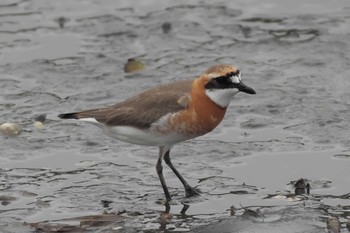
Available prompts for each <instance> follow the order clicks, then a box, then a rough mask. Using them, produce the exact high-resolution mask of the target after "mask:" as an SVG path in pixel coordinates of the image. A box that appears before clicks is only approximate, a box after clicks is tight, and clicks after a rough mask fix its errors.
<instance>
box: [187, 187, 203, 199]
mask: <svg viewBox="0 0 350 233" xmlns="http://www.w3.org/2000/svg"><path fill="white" fill-rule="evenodd" d="M185 192H186V197H193V196H198V195H200V192H199V190H198V189H195V188H192V187H191V186H187V187H185Z"/></svg>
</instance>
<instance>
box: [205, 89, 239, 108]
mask: <svg viewBox="0 0 350 233" xmlns="http://www.w3.org/2000/svg"><path fill="white" fill-rule="evenodd" d="M238 92H239V90H238V89H236V88H227V89H209V90H205V94H206V95H207V96H208V97H209V98H210V99H211V100H212V101H213V102H214V103H216V104H217V105H219V106H220V107H222V108H226V107H227V106H228V105H229V104H230V102H231V99H232V97H233V96H234V95H235V94H237V93H238Z"/></svg>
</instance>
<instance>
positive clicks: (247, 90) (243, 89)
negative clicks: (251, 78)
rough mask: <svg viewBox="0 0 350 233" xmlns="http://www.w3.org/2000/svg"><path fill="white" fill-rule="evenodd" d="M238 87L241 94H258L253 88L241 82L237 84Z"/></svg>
mask: <svg viewBox="0 0 350 233" xmlns="http://www.w3.org/2000/svg"><path fill="white" fill-rule="evenodd" d="M236 87H237V88H238V90H239V91H241V92H245V93H248V94H251V95H253V94H256V92H255V91H254V89H253V88H251V87H248V86H247V85H245V84H244V83H242V82H240V83H239V84H236Z"/></svg>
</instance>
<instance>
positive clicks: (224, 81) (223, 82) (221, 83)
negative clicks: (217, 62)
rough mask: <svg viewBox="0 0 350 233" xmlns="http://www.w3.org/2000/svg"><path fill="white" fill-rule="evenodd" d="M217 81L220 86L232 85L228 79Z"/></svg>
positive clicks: (222, 78) (223, 78) (218, 79)
mask: <svg viewBox="0 0 350 233" xmlns="http://www.w3.org/2000/svg"><path fill="white" fill-rule="evenodd" d="M215 81H216V82H217V83H218V84H220V85H227V84H229V83H230V81H229V80H228V79H227V78H226V77H219V78H216V79H215Z"/></svg>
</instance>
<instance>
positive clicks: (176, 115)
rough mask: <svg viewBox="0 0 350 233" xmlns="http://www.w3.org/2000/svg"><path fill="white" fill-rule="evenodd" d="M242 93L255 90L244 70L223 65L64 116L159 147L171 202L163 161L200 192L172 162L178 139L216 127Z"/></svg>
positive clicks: (115, 135)
mask: <svg viewBox="0 0 350 233" xmlns="http://www.w3.org/2000/svg"><path fill="white" fill-rule="evenodd" d="M238 92H245V93H248V94H255V91H254V89H253V88H251V87H248V86H246V85H245V84H244V83H243V82H242V81H241V72H240V71H239V70H238V69H237V68H236V67H234V66H231V65H226V64H220V65H215V66H212V67H210V68H209V69H208V70H207V71H205V72H204V73H203V74H201V75H200V76H199V77H197V78H196V79H192V80H183V81H177V82H173V83H170V84H166V85H160V86H158V87H155V88H153V89H150V90H147V91H145V92H143V93H141V94H139V95H137V96H135V97H132V98H130V99H127V100H125V101H123V102H121V103H117V104H115V105H113V106H110V107H106V108H98V109H92V110H86V111H81V112H74V113H64V114H60V115H58V117H59V118H62V119H77V120H80V121H85V122H90V123H93V124H95V125H97V126H98V127H100V128H101V129H102V130H103V132H104V133H105V134H107V135H108V136H111V137H113V138H116V139H118V140H121V141H124V142H128V143H133V144H139V145H147V146H158V147H159V157H158V160H157V163H156V171H157V174H158V176H159V179H160V183H161V185H162V188H163V190H164V194H165V198H166V201H167V202H169V201H170V200H171V196H170V193H169V190H168V187H167V185H166V183H165V180H164V176H163V166H162V160H163V159H164V161H165V163H166V164H167V165H168V166H169V167H170V168H171V170H172V171H173V172H174V173H175V175H176V176H177V177H178V178H179V180H180V181H181V183H182V184H183V186H184V187H185V192H186V197H191V196H194V195H198V191H197V190H196V189H194V188H192V187H191V186H190V185H189V184H188V183H187V181H186V180H185V179H184V178H183V177H182V175H181V174H180V173H179V171H178V170H177V169H176V168H175V167H174V165H173V164H172V162H171V160H170V149H171V147H172V146H173V145H174V144H176V143H179V142H182V141H185V140H188V139H191V138H196V137H198V136H201V135H204V134H206V133H209V132H210V131H212V130H213V129H214V128H215V127H216V126H217V125H218V124H219V123H220V122H221V121H222V119H223V118H224V115H225V113H226V109H227V107H228V105H229V104H230V102H231V99H232V97H233V96H234V95H235V94H237V93H238Z"/></svg>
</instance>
